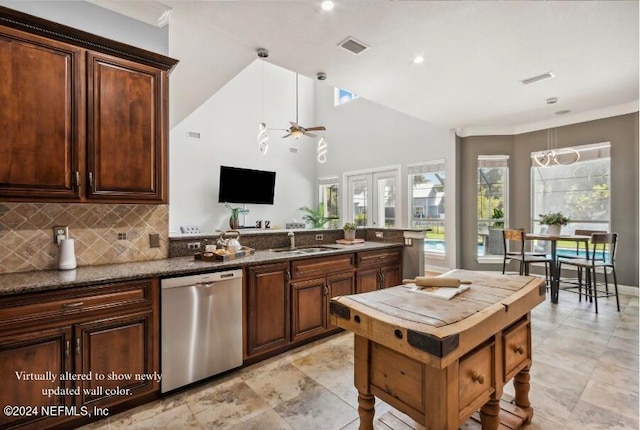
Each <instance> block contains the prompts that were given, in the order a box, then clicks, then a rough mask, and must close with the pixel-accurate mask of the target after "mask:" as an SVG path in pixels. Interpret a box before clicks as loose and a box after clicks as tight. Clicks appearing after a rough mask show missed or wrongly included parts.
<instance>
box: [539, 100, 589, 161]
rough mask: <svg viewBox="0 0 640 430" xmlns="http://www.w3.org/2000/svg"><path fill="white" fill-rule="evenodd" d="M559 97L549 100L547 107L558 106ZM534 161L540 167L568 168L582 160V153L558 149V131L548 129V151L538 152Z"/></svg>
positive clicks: (568, 149)
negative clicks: (558, 166)
mask: <svg viewBox="0 0 640 430" xmlns="http://www.w3.org/2000/svg"><path fill="white" fill-rule="evenodd" d="M557 102H558V98H557V97H550V98H548V99H547V105H552V104H556V103H557ZM533 160H534V161H535V162H536V164H537V165H538V166H540V167H549V166H551V165H554V164H555V165H560V166H568V165H570V164H573V163H575V162H576V161H578V160H580V153H579V152H578V151H577V150H575V149H573V148H560V149H558V129H557V128H548V129H547V149H546V151H540V152H537V153H536V154H535V155H534V157H533Z"/></svg>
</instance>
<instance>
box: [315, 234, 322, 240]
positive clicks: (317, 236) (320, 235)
mask: <svg viewBox="0 0 640 430" xmlns="http://www.w3.org/2000/svg"><path fill="white" fill-rule="evenodd" d="M322 239H324V235H322V234H316V240H322Z"/></svg>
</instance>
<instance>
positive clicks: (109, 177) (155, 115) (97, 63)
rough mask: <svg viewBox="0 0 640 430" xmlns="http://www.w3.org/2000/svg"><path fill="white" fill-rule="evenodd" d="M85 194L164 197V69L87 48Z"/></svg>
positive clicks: (160, 199) (110, 196)
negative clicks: (86, 188) (86, 185)
mask: <svg viewBox="0 0 640 430" xmlns="http://www.w3.org/2000/svg"><path fill="white" fill-rule="evenodd" d="M87 77H88V81H87V82H88V88H89V93H88V100H89V103H88V111H87V112H88V133H87V134H88V135H87V140H88V157H87V161H88V168H89V173H88V177H89V188H88V192H87V197H89V198H99V199H116V200H122V199H133V200H158V201H162V200H164V196H165V193H164V191H165V187H166V185H165V183H164V182H163V179H164V177H165V175H164V174H162V173H163V171H164V167H165V159H166V151H165V147H166V145H165V142H164V140H165V136H164V133H163V124H164V121H163V118H164V116H165V115H164V111H165V107H164V105H163V103H162V101H163V100H164V92H165V91H164V88H163V83H164V82H166V76H165V73H164V72H163V71H161V70H159V69H157V68H154V67H149V66H145V65H142V64H137V63H134V62H131V61H127V60H121V59H118V58H115V57H111V56H106V55H102V54H96V53H93V52H89V53H88V54H87Z"/></svg>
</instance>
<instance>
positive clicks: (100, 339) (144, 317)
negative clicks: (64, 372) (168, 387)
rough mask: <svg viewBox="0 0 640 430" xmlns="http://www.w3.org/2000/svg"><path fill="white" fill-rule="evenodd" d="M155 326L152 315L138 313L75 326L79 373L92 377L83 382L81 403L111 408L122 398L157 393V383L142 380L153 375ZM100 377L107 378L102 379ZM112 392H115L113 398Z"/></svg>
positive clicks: (81, 385) (149, 313)
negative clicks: (142, 377) (153, 333)
mask: <svg viewBox="0 0 640 430" xmlns="http://www.w3.org/2000/svg"><path fill="white" fill-rule="evenodd" d="M152 326H153V313H152V312H150V311H147V312H137V313H132V314H129V315H123V316H120V317H115V318H108V319H102V320H97V321H91V322H87V323H83V324H79V325H77V326H76V328H75V331H76V335H75V340H76V342H77V345H76V351H75V352H76V354H77V356H78V357H79V359H80V360H79V362H78V365H77V366H76V368H77V373H80V374H83V375H89V374H90V375H92V376H93V378H92V379H91V380H87V381H81V382H80V384H79V385H80V388H81V389H80V396H79V404H80V405H85V406H89V405H91V406H92V407H93V406H97V407H108V406H112V405H114V404H116V403H118V402H119V401H120V400H121V397H131V396H138V395H143V394H148V393H150V392H153V391H157V390H158V389H159V388H160V384H159V382H158V381H157V380H153V379H151V380H149V379H144V380H141V378H139V375H152V374H153V371H154V367H153V352H152V345H153V344H152V342H151V339H150V337H149V336H148V335H147V334H148V333H149V332H150V331H151V327H152ZM98 375H102V376H105V378H104V379H101V380H99V377H98ZM113 393H116V395H115V396H114V395H113Z"/></svg>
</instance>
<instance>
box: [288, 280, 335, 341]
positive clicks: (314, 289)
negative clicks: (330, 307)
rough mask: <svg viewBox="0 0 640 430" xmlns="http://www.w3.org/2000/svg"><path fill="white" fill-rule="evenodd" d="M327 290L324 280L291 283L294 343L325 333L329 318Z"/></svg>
mask: <svg viewBox="0 0 640 430" xmlns="http://www.w3.org/2000/svg"><path fill="white" fill-rule="evenodd" d="M326 290H327V288H326V285H325V280H324V279H312V280H309V281H301V282H292V283H291V295H292V302H293V306H292V325H293V341H297V340H301V339H304V338H307V337H310V336H313V335H315V334H318V333H321V332H323V331H324V329H325V326H326V318H327V316H326V314H327V311H326V299H325V297H326V294H325V293H326Z"/></svg>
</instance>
